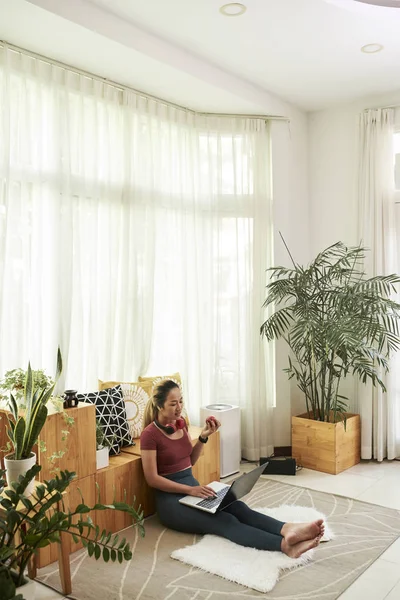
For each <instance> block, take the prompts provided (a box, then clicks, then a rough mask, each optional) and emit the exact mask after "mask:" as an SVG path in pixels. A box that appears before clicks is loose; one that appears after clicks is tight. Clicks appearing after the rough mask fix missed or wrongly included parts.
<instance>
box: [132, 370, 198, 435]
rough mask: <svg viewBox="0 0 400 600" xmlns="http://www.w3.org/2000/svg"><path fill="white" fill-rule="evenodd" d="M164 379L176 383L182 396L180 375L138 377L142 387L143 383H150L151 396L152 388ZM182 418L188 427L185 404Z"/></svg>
mask: <svg viewBox="0 0 400 600" xmlns="http://www.w3.org/2000/svg"><path fill="white" fill-rule="evenodd" d="M165 379H170V380H171V381H173V382H174V383H176V384H177V385H178V386H179V389H180V390H181V393H182V395H183V390H182V379H181V376H180V373H173V374H172V375H154V376H153V377H139V381H140V383H141V384H142V385H143V384H144V383H150V385H151V392H150V394H151V395H153V394H154V388H156V387H157V386H158V384H159V383H161V381H164V380H165ZM182 417H183V418H184V419H185V421H186V424H187V426H188V427H190V421H189V415H188V414H187V410H186V407H185V402H183V408H182Z"/></svg>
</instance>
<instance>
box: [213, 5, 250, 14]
mask: <svg viewBox="0 0 400 600" xmlns="http://www.w3.org/2000/svg"><path fill="white" fill-rule="evenodd" d="M246 10H247V6H245V5H244V4H240V2H230V3H229V4H224V5H223V6H221V8H220V9H219V12H220V13H221V14H222V15H224V17H240V15H243V14H244V13H245V12H246Z"/></svg>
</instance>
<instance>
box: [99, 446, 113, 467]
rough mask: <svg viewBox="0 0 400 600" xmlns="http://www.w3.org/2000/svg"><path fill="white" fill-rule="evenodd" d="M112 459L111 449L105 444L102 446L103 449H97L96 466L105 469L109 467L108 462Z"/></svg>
mask: <svg viewBox="0 0 400 600" xmlns="http://www.w3.org/2000/svg"><path fill="white" fill-rule="evenodd" d="M109 461H110V454H109V449H108V448H107V447H106V446H105V447H104V448H101V450H96V468H97V470H98V469H104V468H105V467H108V463H109Z"/></svg>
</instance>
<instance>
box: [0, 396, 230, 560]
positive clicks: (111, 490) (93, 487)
mask: <svg viewBox="0 0 400 600" xmlns="http://www.w3.org/2000/svg"><path fill="white" fill-rule="evenodd" d="M67 413H68V415H69V416H71V417H73V418H74V421H75V422H74V425H72V427H70V428H69V431H70V433H69V434H68V435H67V436H66V437H65V435H63V433H62V431H65V430H66V429H67V427H66V423H65V419H64V416H63V414H62V413H55V414H52V415H49V416H48V418H47V420H46V424H45V426H44V428H43V430H42V432H41V436H40V439H41V441H42V442H44V444H45V446H46V452H45V453H43V454H40V453H38V462H39V464H41V466H42V470H41V472H40V474H39V475H40V481H44V480H45V479H51V478H52V477H54V467H57V469H60V470H65V469H67V470H68V471H75V472H76V474H77V476H76V479H75V480H74V481H73V482H72V483H71V485H70V486H69V488H68V491H67V492H66V494H67V496H68V498H67V501H68V505H69V506H70V507H71V509H73V508H74V507H75V506H77V505H78V504H79V503H80V502H81V495H80V494H81V493H82V496H83V498H84V500H85V503H86V504H87V505H88V506H93V505H94V504H96V502H97V500H98V490H100V497H101V501H102V502H103V503H104V504H107V503H109V502H112V501H113V500H116V501H117V502H124V501H126V502H127V503H129V504H134V506H135V507H136V508H137V507H138V506H139V505H141V507H142V509H143V512H144V516H145V517H147V516H149V515H152V514H154V512H155V502H154V492H153V490H151V488H149V486H148V485H147V483H146V480H145V478H144V474H143V468H142V461H141V449H140V439H136V440H135V445H134V446H128V447H125V448H122V452H121V454H120V455H118V456H112V457H110V464H109V466H108V467H106V468H104V469H100V470H99V471H97V470H96V427H95V425H96V421H95V407H94V405H91V404H80V405H79V406H78V407H77V408H70V409H68V411H67ZM0 417H2V418H1V420H0V448H3V447H4V446H5V444H6V443H7V439H6V424H7V417H6V414H5V413H3V414H1V411H0ZM200 432H201V427H196V426H190V427H189V435H190V437H191V440H192V444H193V445H194V444H196V442H197V439H198V437H199V435H200ZM63 437H64V438H65V439H64V441H62V438H63ZM60 450H62V451H64V454H63V456H61V457H60V458H59V459H57V460H56V461H55V463H54V464H52V463H51V462H49V460H48V457H49V456H51V455H52V454H53V453H55V452H59V451H60ZM0 458H1V455H0ZM193 474H194V476H195V477H196V479H197V480H198V481H199V482H200V484H202V485H204V484H207V483H209V482H210V481H213V480H217V481H218V480H219V478H220V452H219V433H218V432H217V433H216V434H214V435H213V436H211V437H210V439H209V441H208V443H207V444H204V447H203V452H202V455H201V456H200V458H199V460H198V461H197V463H196V465H195V466H194V467H193ZM92 518H93V521H94V522H95V523H96V524H97V525H99V527H100V528H101V529H106V530H107V531H111V532H112V533H115V532H117V531H120V530H121V529H124V528H125V527H129V526H130V525H131V524H132V521H131V519H130V517H129V515H126V514H125V513H121V512H118V511H114V510H107V511H96V513H95V514H94V515H92ZM68 538H69V548H68V552H69V553H72V552H75V551H76V550H79V549H80V548H82V544H81V543H80V542H79V543H75V542H74V541H73V539H72V536H68ZM57 546H58V544H50V546H47V547H46V548H41V549H40V550H39V553H38V557H37V566H38V567H39V568H41V567H44V566H46V565H48V564H50V563H52V562H54V561H56V560H57V559H58V547H57Z"/></svg>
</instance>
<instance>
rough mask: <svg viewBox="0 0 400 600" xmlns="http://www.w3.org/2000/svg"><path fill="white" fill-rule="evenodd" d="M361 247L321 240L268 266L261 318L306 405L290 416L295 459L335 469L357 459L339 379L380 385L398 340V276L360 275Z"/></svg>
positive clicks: (354, 431) (356, 436) (355, 425)
mask: <svg viewBox="0 0 400 600" xmlns="http://www.w3.org/2000/svg"><path fill="white" fill-rule="evenodd" d="M365 251H366V249H365V248H363V247H362V246H356V247H346V246H345V245H344V244H343V243H341V242H338V243H336V244H333V245H332V246H329V247H328V248H326V249H325V250H323V251H322V252H320V253H319V254H318V255H317V257H316V258H315V259H314V260H313V261H312V262H311V263H310V264H309V265H308V266H307V267H303V266H301V265H299V264H297V263H295V262H294V260H293V258H292V256H291V255H290V252H289V250H288V252H289V255H290V258H291V260H292V263H293V267H292V268H286V267H274V268H272V269H270V272H271V275H272V281H271V282H270V283H269V284H268V285H267V297H266V300H265V302H264V307H266V308H268V309H269V310H270V311H272V312H271V314H270V316H269V317H268V319H267V320H266V321H265V322H264V323H263V325H262V326H261V334H262V335H264V336H265V337H266V338H267V339H268V340H273V339H278V338H283V339H284V340H286V342H287V344H288V346H289V349H290V351H291V354H290V355H289V367H288V368H287V369H286V371H287V373H288V376H289V378H295V380H296V383H297V385H298V387H299V388H300V390H301V391H302V393H303V395H304V399H305V405H306V413H305V414H302V415H300V416H299V417H292V454H293V456H294V457H295V458H296V459H298V460H299V461H300V462H301V464H302V465H303V466H306V467H309V468H314V469H317V470H321V471H325V472H328V473H339V472H340V471H343V470H344V469H346V468H349V467H350V466H352V465H353V464H356V463H357V462H359V461H360V417H359V415H351V414H349V413H348V412H347V410H348V404H349V399H348V398H347V397H345V396H344V395H343V393H342V383H343V381H344V379H345V378H346V377H347V376H348V375H355V376H356V377H357V378H359V379H360V380H361V382H363V383H366V382H367V381H371V382H372V384H373V385H374V386H379V387H381V388H382V390H384V391H385V384H384V374H385V373H387V371H388V368H389V367H388V359H389V356H390V354H391V353H392V352H393V351H396V350H398V348H399V346H400V338H399V318H400V305H399V304H398V303H396V302H395V301H394V300H393V299H392V298H393V295H394V293H395V292H396V286H397V285H398V283H399V282H400V277H399V276H398V275H396V274H392V275H387V276H378V277H372V278H367V277H366V276H365V273H364V272H363V267H362V265H363V261H364V258H365Z"/></svg>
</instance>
